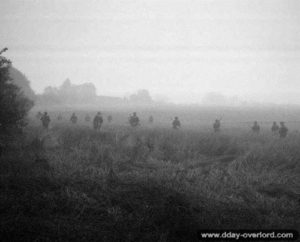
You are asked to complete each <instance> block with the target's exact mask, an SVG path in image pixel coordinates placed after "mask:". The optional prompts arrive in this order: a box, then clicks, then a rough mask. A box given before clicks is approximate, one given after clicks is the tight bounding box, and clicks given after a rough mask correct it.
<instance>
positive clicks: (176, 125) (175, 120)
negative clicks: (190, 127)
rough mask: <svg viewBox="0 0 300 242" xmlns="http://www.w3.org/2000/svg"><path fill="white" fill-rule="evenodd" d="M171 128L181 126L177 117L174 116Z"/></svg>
mask: <svg viewBox="0 0 300 242" xmlns="http://www.w3.org/2000/svg"><path fill="white" fill-rule="evenodd" d="M172 126H173V129H178V128H180V127H181V123H180V121H179V119H178V117H175V118H174V120H173V123H172Z"/></svg>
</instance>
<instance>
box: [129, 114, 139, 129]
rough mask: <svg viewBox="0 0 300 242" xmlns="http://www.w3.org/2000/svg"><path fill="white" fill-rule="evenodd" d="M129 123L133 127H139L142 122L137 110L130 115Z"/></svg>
mask: <svg viewBox="0 0 300 242" xmlns="http://www.w3.org/2000/svg"><path fill="white" fill-rule="evenodd" d="M129 123H130V125H131V127H137V126H138V125H139V124H140V119H139V117H138V116H137V115H136V112H134V113H133V114H132V115H131V116H130V117H129Z"/></svg>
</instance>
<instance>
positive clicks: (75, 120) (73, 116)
mask: <svg viewBox="0 0 300 242" xmlns="http://www.w3.org/2000/svg"><path fill="white" fill-rule="evenodd" d="M77 120H78V118H77V116H76V114H75V113H73V114H72V116H71V118H70V121H71V122H72V124H76V123H77Z"/></svg>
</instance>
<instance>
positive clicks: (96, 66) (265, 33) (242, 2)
mask: <svg viewBox="0 0 300 242" xmlns="http://www.w3.org/2000/svg"><path fill="white" fill-rule="evenodd" d="M0 23H1V28H0V47H4V46H7V47H8V48H9V52H7V54H6V56H8V57H9V58H10V59H11V60H12V61H13V63H14V65H15V66H16V67H17V68H18V69H20V70H21V71H22V72H23V73H25V74H26V76H27V77H28V78H29V79H30V81H31V85H32V87H33V89H34V90H35V91H37V92H41V91H42V90H43V89H44V87H46V86H48V85H52V86H59V85H60V84H61V83H62V82H63V81H64V80H65V79H66V78H70V79H71V81H72V82H74V83H83V82H93V83H94V84H95V85H96V87H97V89H98V94H102V95H118V96H123V95H124V94H125V93H130V92H134V91H135V90H137V89H141V88H146V89H148V90H149V91H150V92H151V93H152V94H153V95H165V96H168V97H169V99H170V100H172V101H176V102H197V101H200V100H201V98H202V96H203V93H206V92H212V91H213V92H221V93H223V94H225V95H237V96H240V97H242V98H249V99H251V98H252V99H254V98H256V99H257V100H258V101H270V102H294V103H295V102H297V103H300V78H299V77H300V1H299V0H105V1H104V0H85V1H84V0H26V1H25V0H1V1H0Z"/></svg>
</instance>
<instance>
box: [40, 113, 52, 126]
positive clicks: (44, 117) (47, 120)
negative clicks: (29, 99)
mask: <svg viewBox="0 0 300 242" xmlns="http://www.w3.org/2000/svg"><path fill="white" fill-rule="evenodd" d="M41 121H42V124H43V127H44V128H45V129H48V128H49V123H50V121H51V120H50V117H49V115H48V113H47V112H44V114H43V115H42V117H41Z"/></svg>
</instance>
